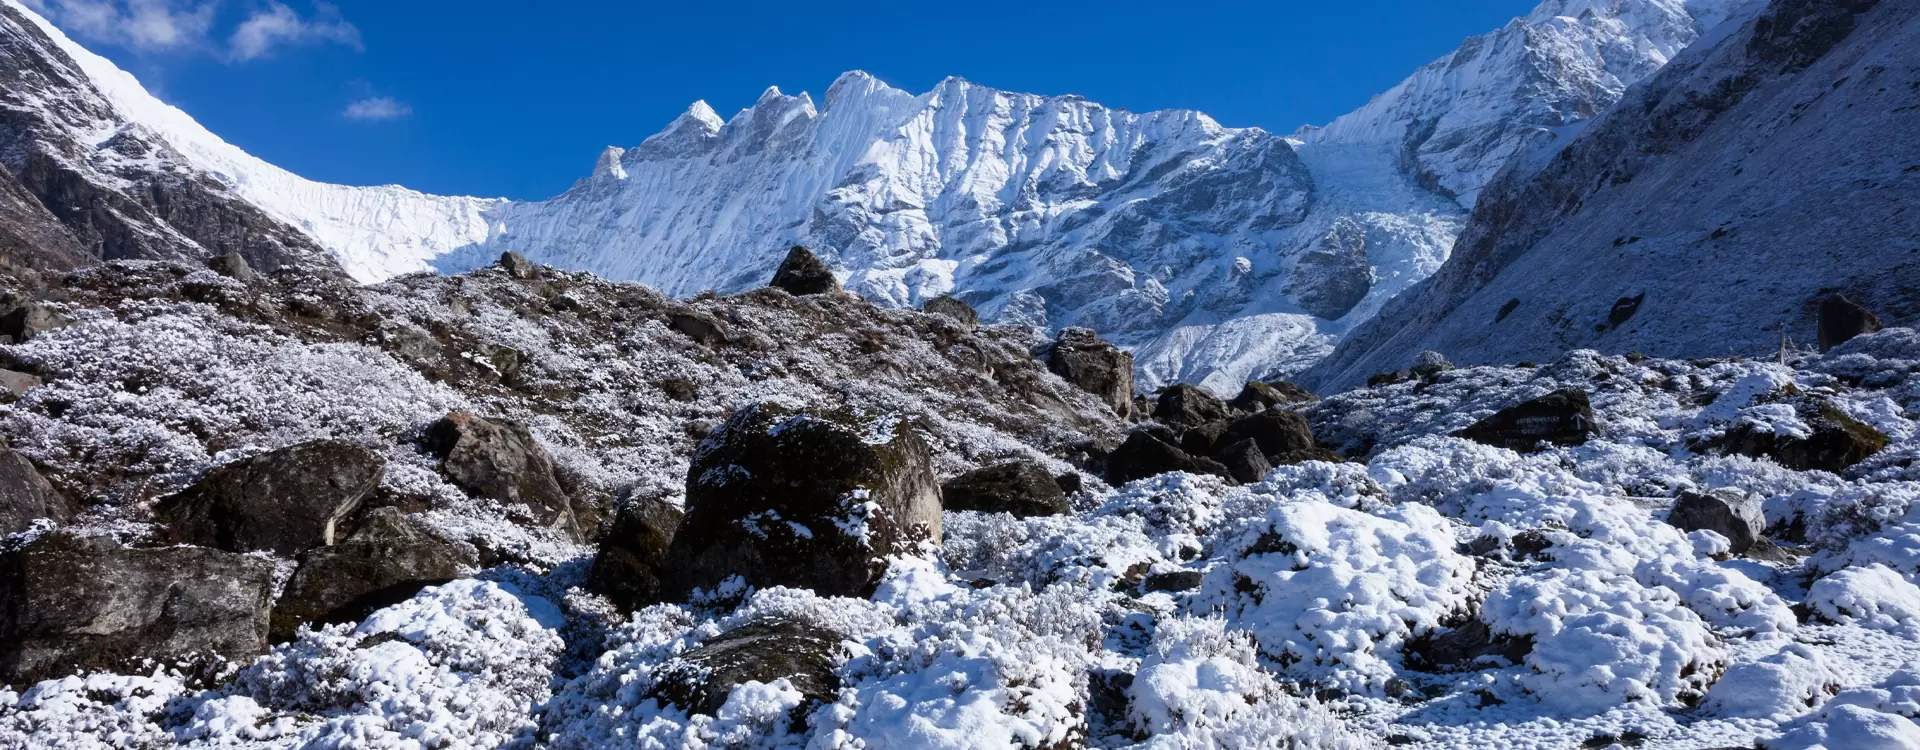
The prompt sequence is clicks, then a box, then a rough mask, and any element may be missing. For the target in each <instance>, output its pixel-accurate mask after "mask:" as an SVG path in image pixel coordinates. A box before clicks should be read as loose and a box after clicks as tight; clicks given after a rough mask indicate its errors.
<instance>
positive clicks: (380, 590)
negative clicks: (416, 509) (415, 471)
mask: <svg viewBox="0 0 1920 750" xmlns="http://www.w3.org/2000/svg"><path fill="white" fill-rule="evenodd" d="M357 526H358V528H356V529H355V530H354V532H353V535H352V536H349V537H347V538H346V540H345V541H342V542H340V543H338V544H335V545H333V546H330V547H320V548H316V549H313V550H309V551H308V552H307V553H306V554H304V555H301V556H300V566H299V567H298V568H296V569H295V570H294V573H293V577H292V578H291V579H289V580H288V581H287V585H286V588H285V590H284V591H283V592H282V593H281V595H280V599H279V600H278V601H277V602H275V603H274V605H273V618H272V628H271V630H270V634H271V636H272V638H273V640H274V641H276V642H278V641H284V640H288V639H290V638H292V637H293V635H294V633H295V631H296V630H297V629H298V628H299V626H301V625H306V624H313V625H323V624H329V623H336V622H359V621H360V620H361V619H363V618H365V617H366V616H367V615H369V614H372V613H373V611H374V610H376V609H379V608H381V607H385V606H388V605H391V604H397V603H399V602H402V601H405V600H406V599H407V598H408V597H411V596H413V595H414V594H415V593H418V592H419V591H420V589H423V588H426V587H428V586H432V585H435V584H440V583H446V582H447V581H451V580H453V579H455V578H458V577H460V576H461V575H462V574H463V573H464V572H465V571H466V570H467V569H468V568H470V567H472V566H473V565H474V559H473V555H472V553H470V552H468V551H466V550H463V549H461V548H460V547H458V546H456V545H454V544H452V543H450V542H447V541H446V540H444V539H441V538H439V537H437V536H434V535H433V534H431V533H429V532H428V531H427V530H426V529H423V528H420V526H419V525H417V524H415V523H414V522H413V521H411V520H409V519H408V518H407V517H406V514H404V513H402V512H400V511H399V510H398V509H395V508H375V509H373V510H372V511H369V512H367V513H365V514H363V516H362V518H360V520H359V523H358V524H357Z"/></svg>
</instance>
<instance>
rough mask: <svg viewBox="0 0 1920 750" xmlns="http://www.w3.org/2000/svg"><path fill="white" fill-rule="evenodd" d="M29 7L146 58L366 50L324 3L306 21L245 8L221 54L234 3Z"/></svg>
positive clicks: (274, 2) (66, 2)
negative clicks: (222, 22) (286, 49)
mask: <svg viewBox="0 0 1920 750" xmlns="http://www.w3.org/2000/svg"><path fill="white" fill-rule="evenodd" d="M25 1H26V4H27V7H29V8H32V9H33V10H34V11H35V12H37V13H39V14H40V15H42V16H45V17H46V18H47V20H49V21H52V22H53V23H54V25H56V26H59V27H60V28H61V30H63V31H66V32H67V33H69V34H72V35H73V36H75V37H78V38H80V39H84V40H87V41H90V42H104V43H107V44H114V45H119V46H122V47H126V48H128V49H134V50H139V51H142V52H158V51H173V50H189V49H193V50H202V51H206V52H210V53H212V54H215V55H219V56H221V57H224V58H226V59H227V60H229V61H236V62H237V61H246V60H255V59H259V58H262V57H268V56H270V55H272V54H273V53H274V52H275V51H276V50H278V49H279V48H281V47H283V46H286V45H290V44H340V45H345V46H348V47H352V48H354V49H361V46H360V30H359V29H358V28H355V27H354V25H353V24H351V23H348V22H347V20H346V19H345V18H343V17H341V15H340V9H339V8H335V7H334V6H332V5H330V4H328V3H325V2H317V1H316V2H314V3H313V15H312V16H311V17H302V16H301V15H300V13H299V11H296V10H294V9H293V8H291V7H289V6H287V5H286V4H285V3H282V2H278V0H268V2H266V3H265V4H257V3H255V4H250V5H246V6H243V7H251V8H252V10H251V12H249V13H248V14H247V16H246V18H245V19H244V20H242V21H241V22H240V23H239V25H237V26H235V27H234V29H233V33H232V34H231V35H230V36H229V37H228V39H227V44H226V47H225V49H220V48H219V47H220V44H219V42H218V41H217V40H216V38H215V35H214V31H213V27H214V22H215V20H216V19H215V12H216V11H217V10H218V9H219V7H220V5H221V3H222V2H230V0H25Z"/></svg>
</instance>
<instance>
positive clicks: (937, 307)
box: [920, 294, 980, 331]
mask: <svg viewBox="0 0 1920 750" xmlns="http://www.w3.org/2000/svg"><path fill="white" fill-rule="evenodd" d="M920 309H922V310H925V311H926V312H927V313H928V314H930V315H943V316H946V317H948V318H951V319H952V320H953V321H954V322H955V323H959V324H960V327H961V328H963V329H965V330H968V331H971V330H973V329H974V328H975V327H977V326H979V325H980V313H978V312H976V311H974V309H973V305H969V304H967V303H966V302H963V301H961V300H960V298H958V297H953V296H949V295H945V294H942V295H940V296H938V297H935V298H933V299H930V300H927V301H926V304H923V305H921V306H920Z"/></svg>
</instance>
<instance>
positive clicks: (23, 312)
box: [0, 301, 67, 344]
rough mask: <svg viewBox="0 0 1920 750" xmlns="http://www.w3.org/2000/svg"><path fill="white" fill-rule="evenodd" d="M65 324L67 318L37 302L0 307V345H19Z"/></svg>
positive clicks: (16, 303)
mask: <svg viewBox="0 0 1920 750" xmlns="http://www.w3.org/2000/svg"><path fill="white" fill-rule="evenodd" d="M66 324H67V318H66V316H64V315H61V314H60V313H58V312H55V311H54V310H53V309H52V308H49V307H47V306H46V305H43V304H40V303H39V302H33V301H26V302H15V303H13V304H12V305H10V306H6V305H0V343H7V344H21V343H25V342H27V341H29V340H31V339H33V337H35V336H38V335H40V334H43V333H46V332H47V331H51V330H53V329H55V328H59V327H60V326H63V325H66Z"/></svg>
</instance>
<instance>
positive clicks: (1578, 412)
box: [1454, 388, 1598, 453]
mask: <svg viewBox="0 0 1920 750" xmlns="http://www.w3.org/2000/svg"><path fill="white" fill-rule="evenodd" d="M1597 428H1598V427H1597V425H1596V423H1595V422H1594V420H1593V405H1592V404H1591V403H1590V402H1588V401H1587V392H1586V391H1582V390H1579V389H1575V388H1566V389H1562V390H1558V391H1554V392H1552V393H1549V394H1547V395H1545V396H1541V397H1539V398H1536V399H1531V400H1528V401H1524V402H1521V403H1519V404H1515V405H1513V406H1509V407H1507V408H1505V409H1501V410H1500V411H1497V412H1494V414H1493V416H1490V417H1487V418H1486V419H1482V420H1480V421H1478V422H1475V423H1473V424H1472V425H1471V426H1468V427H1467V428H1466V429H1463V430H1461V431H1459V432H1456V433H1454V436H1455V437H1462V438H1466V439H1468V440H1472V441H1474V442H1476V443H1485V444H1487V445H1492V446H1498V447H1501V448H1507V449H1509V450H1515V451H1519V452H1521V453H1528V452H1532V451H1537V450H1540V449H1541V448H1542V447H1545V446H1551V445H1563V446H1564V445H1580V444H1582V443H1585V442H1587V438H1589V437H1592V436H1593V435H1594V432H1595V431H1596V430H1597Z"/></svg>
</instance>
